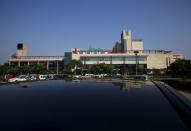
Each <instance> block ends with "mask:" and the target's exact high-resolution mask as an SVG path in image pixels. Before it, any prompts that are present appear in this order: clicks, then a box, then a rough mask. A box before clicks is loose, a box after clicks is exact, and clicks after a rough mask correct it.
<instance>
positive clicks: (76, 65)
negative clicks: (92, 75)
mask: <svg viewBox="0 0 191 131" xmlns="http://www.w3.org/2000/svg"><path fill="white" fill-rule="evenodd" d="M82 67H83V64H82V62H81V61H79V60H71V61H70V63H68V64H67V65H66V67H65V69H64V72H65V73H66V74H81V73H82Z"/></svg>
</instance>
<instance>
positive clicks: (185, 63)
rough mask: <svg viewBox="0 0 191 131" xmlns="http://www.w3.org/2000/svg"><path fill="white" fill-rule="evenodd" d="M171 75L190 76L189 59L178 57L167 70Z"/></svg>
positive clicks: (190, 64) (190, 61) (190, 62)
mask: <svg viewBox="0 0 191 131" xmlns="http://www.w3.org/2000/svg"><path fill="white" fill-rule="evenodd" d="M167 73H169V74H171V75H172V76H180V77H191V60H186V59H178V60H176V61H175V62H173V63H172V64H171V65H170V66H169V67H168V70H167Z"/></svg>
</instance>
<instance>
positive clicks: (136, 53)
mask: <svg viewBox="0 0 191 131" xmlns="http://www.w3.org/2000/svg"><path fill="white" fill-rule="evenodd" d="M138 53H139V51H134V54H135V58H136V71H135V72H136V75H137V70H138V59H137V55H138Z"/></svg>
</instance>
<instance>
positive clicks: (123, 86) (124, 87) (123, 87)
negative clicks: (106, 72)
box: [112, 81, 145, 92]
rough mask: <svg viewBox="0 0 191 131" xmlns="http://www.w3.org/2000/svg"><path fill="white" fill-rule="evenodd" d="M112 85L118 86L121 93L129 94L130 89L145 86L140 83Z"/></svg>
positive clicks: (131, 82)
mask: <svg viewBox="0 0 191 131" xmlns="http://www.w3.org/2000/svg"><path fill="white" fill-rule="evenodd" d="M112 84H113V85H115V86H119V87H120V90H121V91H123V92H129V91H130V90H132V89H139V88H142V87H143V86H144V85H145V83H144V82H141V81H128V82H113V83H112Z"/></svg>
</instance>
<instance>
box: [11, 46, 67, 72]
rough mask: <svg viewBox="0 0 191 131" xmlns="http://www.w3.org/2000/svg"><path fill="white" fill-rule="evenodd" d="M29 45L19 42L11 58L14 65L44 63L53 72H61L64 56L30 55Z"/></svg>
mask: <svg viewBox="0 0 191 131" xmlns="http://www.w3.org/2000/svg"><path fill="white" fill-rule="evenodd" d="M27 49H28V48H27V45H26V44H23V43H18V44H17V52H16V54H14V55H12V56H11V58H10V59H9V64H10V65H13V66H19V67H20V66H23V65H31V66H33V65H36V64H41V65H44V66H45V67H46V68H47V69H48V70H49V71H50V72H51V73H57V74H58V73H59V72H60V71H61V70H62V69H63V60H64V56H28V51H27Z"/></svg>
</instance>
